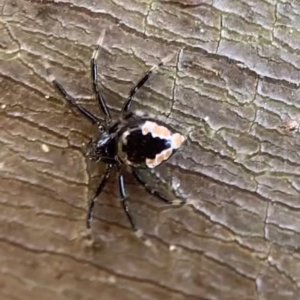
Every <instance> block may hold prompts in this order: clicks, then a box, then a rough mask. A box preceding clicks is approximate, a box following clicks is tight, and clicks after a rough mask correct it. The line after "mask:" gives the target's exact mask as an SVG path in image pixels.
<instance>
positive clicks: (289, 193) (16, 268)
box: [0, 0, 300, 300]
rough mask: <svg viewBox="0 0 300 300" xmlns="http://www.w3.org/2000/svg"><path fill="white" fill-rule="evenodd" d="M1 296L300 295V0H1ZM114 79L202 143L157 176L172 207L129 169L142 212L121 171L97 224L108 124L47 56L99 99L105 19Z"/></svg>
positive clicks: (225, 299) (10, 299)
mask: <svg viewBox="0 0 300 300" xmlns="http://www.w3.org/2000/svg"><path fill="white" fill-rule="evenodd" d="M0 11H1V18H0V298H1V299H6V300H26V299H30V300H32V299H43V300H48V299H49V300H52V299H55V300H60V299H70V300H71V299H72V300H77V299H78V300H79V299H85V300H86V299H96V298H99V299H105V300H110V299H114V300H116V299H122V300H126V299H128V300H135V299H139V300H140V299H145V300H146V299H147V300H150V299H151V300H160V299H170V300H173V299H174V300H181V299H188V300H196V299H197V300H198V299H199V300H204V299H205V300H213V299H217V300H239V299H243V300H258V299H259V300H262V299H267V300H269V299H272V300H277V299H280V300H285V299H289V300H290V299H299V298H300V289H299V286H300V273H299V270H300V269H299V264H300V257H299V246H300V225H299V224H300V222H299V221H300V210H299V208H300V196H299V195H300V194H299V186H300V181H299V174H300V173H299V172H300V164H299V154H298V153H299V150H300V137H299V130H298V129H299V117H300V101H299V98H300V97H299V96H300V93H299V83H300V70H299V64H300V60H299V53H300V43H299V40H300V39H299V35H300V33H299V13H300V5H299V3H298V1H296V0H292V1H271V0H270V1H260V0H257V1H242V0H214V1H211V0H202V1H200V0H197V1H195V0H189V1H149V0H143V1H142V0H129V1H128V0H126V1H125V0H113V1H106V0H105V1H104V0H97V1H82V0H71V1H62V0H58V1H52V0H49V1H43V0H42V1H34V0H33V1H29V0H14V1H8V0H2V1H0ZM104 28H105V29H106V37H105V40H104V44H103V47H102V49H101V52H100V54H99V58H98V63H99V73H100V74H99V81H100V82H101V90H102V91H103V94H104V96H105V98H106V99H107V102H108V105H109V107H110V108H111V110H112V113H113V116H114V117H115V116H117V114H118V112H119V111H120V108H121V107H122V104H123V101H124V99H125V97H126V96H127V94H128V92H129V90H130V88H131V86H132V85H133V84H134V83H135V82H136V81H137V80H138V79H139V78H140V76H141V74H142V73H143V72H144V71H146V70H147V69H148V68H150V67H151V66H152V65H154V64H156V63H158V62H159V60H160V59H162V58H163V57H165V56H166V55H168V54H170V53H174V54H175V57H174V59H173V60H172V61H171V62H169V63H168V64H167V65H166V66H164V68H163V69H162V70H160V71H159V72H157V74H156V75H155V76H153V78H152V79H151V80H150V82H149V83H147V84H146V86H145V87H144V88H143V89H142V90H140V91H139V93H138V95H137V97H136V98H135V101H134V103H133V109H139V110H142V111H146V112H149V113H150V114H153V115H155V116H157V117H158V118H159V119H161V120H164V121H167V122H168V123H169V124H171V125H173V126H174V127H175V128H177V129H178V130H179V131H180V132H182V133H183V134H185V135H186V136H187V137H188V141H187V143H186V144H185V146H184V147H183V148H182V151H179V152H178V153H177V154H176V156H174V157H173V158H172V159H171V160H170V161H169V163H168V164H166V165H164V166H163V167H162V168H160V169H159V170H158V174H159V175H160V176H162V178H164V179H165V181H166V182H167V183H169V184H170V186H172V187H173V188H175V189H176V193H177V194H178V195H179V196H180V197H182V198H184V199H186V201H187V205H185V206H183V207H171V206H166V205H165V204H163V203H160V202H159V201H158V200H156V199H155V198H153V197H151V196H149V195H148V194H147V193H146V192H145V191H144V190H143V188H142V187H140V186H139V185H138V184H137V183H136V182H135V181H134V180H133V179H132V177H131V175H130V174H126V182H127V193H128V194H129V195H130V196H131V201H130V204H131V206H130V207H131V210H132V211H133V214H134V216H135V218H136V222H137V224H138V227H139V228H141V229H143V231H144V234H145V238H146V239H147V241H146V242H145V241H144V240H141V239H139V238H137V237H136V236H135V235H134V234H133V233H132V231H131V230H130V227H129V225H128V222H127V219H126V217H125V216H124V214H123V212H122V209H121V206H120V203H119V201H118V190H117V185H116V182H115V174H113V176H112V177H111V180H110V182H109V184H108V185H107V187H106V189H105V192H104V193H103V194H102V196H101V197H100V199H99V201H98V204H97V209H96V220H95V222H94V223H93V228H92V230H91V231H87V230H86V228H85V214H86V207H87V202H88V200H89V197H90V194H91V192H92V188H93V185H92V182H94V180H92V174H91V173H92V172H94V173H93V175H101V172H102V171H103V166H102V165H99V167H98V166H96V167H95V166H94V170H93V171H91V170H90V167H89V164H88V163H87V161H86V158H85V155H84V151H83V148H82V145H83V144H84V143H87V142H88V141H89V139H91V138H93V137H94V136H95V134H96V130H95V129H94V128H92V126H90V125H89V124H88V123H87V122H86V121H85V120H83V119H82V118H81V117H80V116H79V115H78V114H76V113H74V112H71V111H70V110H69V108H68V107H67V106H66V105H65V104H64V102H63V99H61V97H60V96H59V95H58V94H57V93H56V91H55V90H54V88H53V87H52V85H51V84H50V83H49V82H48V80H47V76H46V71H45V68H44V65H43V61H47V62H49V64H50V65H51V67H52V72H53V74H55V76H56V77H57V79H58V80H59V82H61V83H62V84H63V85H64V86H65V87H66V89H67V90H68V91H69V93H70V94H71V95H73V96H74V97H75V98H76V99H78V102H79V103H81V104H82V105H84V106H85V107H87V108H88V109H90V110H91V111H93V112H95V113H98V112H97V105H96V103H95V100H94V97H93V95H92V90H91V82H90V70H89V60H90V58H91V55H92V51H93V48H94V44H95V42H96V41H97V38H98V36H99V34H100V33H101V31H102V29H104Z"/></svg>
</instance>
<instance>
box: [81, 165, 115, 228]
mask: <svg viewBox="0 0 300 300" xmlns="http://www.w3.org/2000/svg"><path fill="white" fill-rule="evenodd" d="M112 167H113V165H112V164H108V165H107V167H106V170H105V172H104V174H103V175H102V177H101V180H100V183H99V185H98V188H97V190H96V192H95V196H94V197H93V199H92V200H91V202H90V204H89V208H88V211H87V216H86V227H87V228H91V223H92V221H93V210H94V207H95V203H96V199H97V197H98V196H99V195H100V193H101V192H102V191H103V189H104V187H105V184H106V182H107V179H108V177H109V175H110V172H111V169H112Z"/></svg>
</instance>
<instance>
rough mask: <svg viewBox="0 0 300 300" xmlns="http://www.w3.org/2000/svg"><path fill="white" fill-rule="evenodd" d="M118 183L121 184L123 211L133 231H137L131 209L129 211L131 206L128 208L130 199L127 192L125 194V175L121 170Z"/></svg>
mask: <svg viewBox="0 0 300 300" xmlns="http://www.w3.org/2000/svg"><path fill="white" fill-rule="evenodd" d="M118 182H119V190H120V196H121V202H122V206H123V210H124V212H125V214H126V216H127V218H128V220H129V223H130V225H131V227H132V229H133V231H137V228H136V226H135V222H134V220H133V217H132V215H131V212H130V209H129V206H128V197H127V195H126V192H125V185H124V178H123V175H122V173H121V171H120V170H119V176H118Z"/></svg>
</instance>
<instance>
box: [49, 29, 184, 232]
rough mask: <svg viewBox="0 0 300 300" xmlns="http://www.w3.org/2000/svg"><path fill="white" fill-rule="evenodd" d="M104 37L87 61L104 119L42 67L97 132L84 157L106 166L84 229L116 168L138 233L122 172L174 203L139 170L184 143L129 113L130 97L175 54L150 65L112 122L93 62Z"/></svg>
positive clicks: (162, 127)
mask: <svg viewBox="0 0 300 300" xmlns="http://www.w3.org/2000/svg"><path fill="white" fill-rule="evenodd" d="M104 36H105V30H103V31H102V33H101V35H100V37H99V39H98V42H97V45H96V48H95V50H94V52H93V55H92V57H91V61H90V67H91V79H92V86H93V92H94V94H95V97H96V99H97V102H98V106H99V109H100V111H101V112H102V114H103V117H98V116H95V115H94V114H92V113H91V112H90V111H88V110H87V109H86V108H84V107H82V106H81V105H79V104H78V103H77V102H76V100H75V99H74V98H73V97H72V96H70V95H69V94H68V93H67V91H66V90H65V89H64V87H63V86H62V85H61V84H60V83H59V82H58V81H57V80H56V78H55V77H54V76H53V74H52V73H51V72H50V66H49V65H48V64H45V68H46V70H47V75H48V79H49V81H51V82H52V84H53V85H54V87H55V89H56V90H57V91H58V92H59V93H60V94H61V95H62V96H63V97H64V99H65V100H66V102H67V103H68V104H69V105H70V106H71V108H73V109H75V110H77V111H79V112H80V113H81V114H82V115H83V116H84V117H85V118H86V119H87V120H89V121H90V122H91V123H92V124H94V125H96V126H97V128H98V130H99V134H98V136H97V137H96V138H95V139H93V140H92V141H91V142H90V143H89V151H88V154H87V155H88V156H89V157H90V158H91V159H92V160H95V161H102V162H104V163H105V164H106V170H105V172H104V174H103V175H102V177H101V180H100V183H99V185H98V187H97V189H96V191H95V194H94V197H93V198H92V199H91V201H90V202H89V206H88V211H87V216H86V226H87V228H90V227H91V224H92V220H93V210H94V206H95V203H96V199H97V198H98V196H99V195H100V194H101V192H102V191H103V189H104V187H105V185H106V183H107V180H108V178H109V176H110V174H111V171H112V169H113V168H114V167H115V168H117V171H118V185H119V191H120V197H121V203H122V206H123V210H124V212H125V214H126V215H127V218H128V220H129V223H130V225H131V227H132V229H133V230H134V231H137V227H136V225H135V222H134V219H133V217H132V214H131V212H130V209H129V206H128V197H127V195H126V192H125V186H124V177H123V172H122V171H123V170H124V168H125V167H130V168H131V170H132V174H133V175H134V177H135V178H136V180H137V181H138V182H139V183H140V184H142V185H143V186H144V188H145V189H146V191H147V192H148V193H150V194H152V195H155V196H156V197H158V198H159V199H161V200H163V201H164V202H167V203H173V201H172V200H169V199H168V198H167V197H166V196H164V195H163V194H162V193H160V192H159V191H157V190H155V189H154V188H152V187H150V186H149V185H148V184H147V182H146V181H145V180H144V179H143V178H142V176H141V173H140V169H142V168H150V169H152V168H155V167H157V166H158V165H160V164H161V163H162V162H164V161H166V160H168V159H169V158H170V157H171V156H172V155H173V154H174V153H175V152H176V150H177V149H178V148H179V147H180V146H181V145H182V143H183V142H184V141H185V137H184V136H183V135H181V134H180V133H178V132H176V131H175V130H174V129H172V128H171V127H170V126H169V125H167V124H164V123H163V122H160V121H158V120H155V119H153V118H150V117H148V116H147V115H138V114H136V113H132V112H131V111H130V106H131V102H132V98H133V96H134V95H135V94H136V92H137V91H138V90H139V89H140V88H141V87H142V86H143V85H144V84H145V82H146V81H147V80H148V79H149V77H150V76H151V74H152V73H153V71H155V70H156V69H158V68H159V67H161V66H162V65H164V64H165V63H167V62H168V61H169V60H170V59H171V58H172V57H173V56H174V55H169V56H167V57H166V58H164V59H162V60H161V62H160V63H159V64H157V65H155V66H153V67H152V68H151V69H150V70H149V71H148V72H146V73H145V74H144V75H143V77H141V79H140V80H139V81H138V82H137V83H136V85H135V86H133V87H132V89H131V90H130V92H129V96H128V98H127V99H126V100H125V103H124V105H123V108H122V112H121V116H120V118H119V119H118V120H116V121H114V120H112V118H111V114H110V111H109V109H108V106H107V104H106V101H105V99H104V97H103V95H102V94H101V93H100V91H99V87H98V83H97V77H98V66H97V63H96V60H97V57H98V54H99V50H100V48H101V46H102V42H103V39H104Z"/></svg>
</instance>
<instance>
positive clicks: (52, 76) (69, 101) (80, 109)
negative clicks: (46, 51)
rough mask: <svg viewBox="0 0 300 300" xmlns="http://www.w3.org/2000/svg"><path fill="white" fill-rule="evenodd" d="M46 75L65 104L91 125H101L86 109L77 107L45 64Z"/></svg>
mask: <svg viewBox="0 0 300 300" xmlns="http://www.w3.org/2000/svg"><path fill="white" fill-rule="evenodd" d="M45 67H46V71H47V75H48V78H49V81H51V82H52V84H53V85H54V87H55V88H56V90H57V91H58V92H59V93H60V94H61V95H62V96H63V97H64V98H65V99H66V101H67V103H68V104H69V105H71V107H73V108H75V109H77V110H78V111H79V112H80V113H81V114H82V115H83V116H84V117H85V118H87V119H88V120H89V121H90V122H91V123H92V124H99V123H101V120H100V119H99V118H98V117H96V116H95V115H93V114H92V113H91V112H90V111H88V110H87V109H86V108H84V107H82V106H81V105H79V104H78V103H77V102H76V100H75V99H74V98H73V97H72V96H71V95H69V94H68V93H67V91H66V90H65V89H64V87H63V86H62V85H61V84H60V83H59V82H58V81H57V80H56V78H55V76H54V75H53V74H52V73H51V72H50V66H49V65H48V64H47V63H45Z"/></svg>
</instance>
